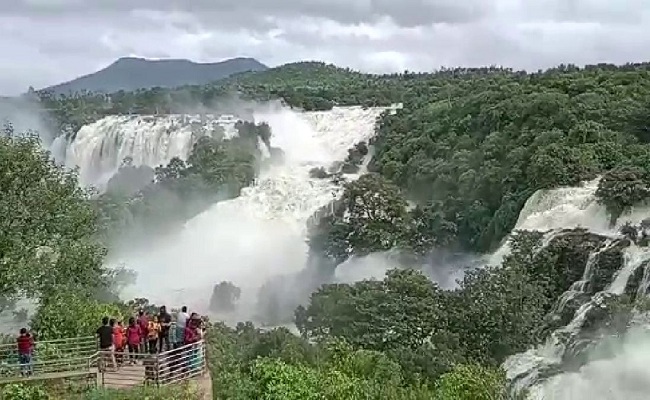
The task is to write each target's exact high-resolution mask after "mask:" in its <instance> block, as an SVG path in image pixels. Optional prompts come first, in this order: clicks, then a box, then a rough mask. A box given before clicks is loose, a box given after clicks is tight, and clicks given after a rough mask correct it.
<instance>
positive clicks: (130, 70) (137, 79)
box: [42, 57, 269, 94]
mask: <svg viewBox="0 0 650 400" xmlns="http://www.w3.org/2000/svg"><path fill="white" fill-rule="evenodd" d="M267 69H269V68H268V67H267V66H266V65H264V64H262V63H260V62H259V61H257V60H256V59H254V58H233V59H230V60H226V61H222V62H217V63H205V64H203V63H195V62H192V61H189V60H173V59H169V60H146V59H144V58H133V57H125V58H120V59H119V60H117V61H115V62H114V63H113V64H111V65H109V66H108V67H106V68H104V69H102V70H100V71H97V72H95V73H92V74H89V75H84V76H82V77H79V78H77V79H74V80H71V81H69V82H65V83H61V84H58V85H54V86H50V87H47V88H44V89H42V90H43V91H51V92H53V93H55V94H68V93H70V92H80V91H83V90H88V91H92V92H105V93H112V92H117V91H120V90H125V91H132V90H136V89H148V88H153V87H165V88H173V87H177V86H183V85H204V84H207V83H210V82H213V81H217V80H220V79H223V78H227V77H229V76H231V75H233V74H237V73H241V72H247V71H253V72H257V71H265V70H267Z"/></svg>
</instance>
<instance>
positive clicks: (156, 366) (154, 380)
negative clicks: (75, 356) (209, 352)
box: [90, 340, 207, 388]
mask: <svg viewBox="0 0 650 400" xmlns="http://www.w3.org/2000/svg"><path fill="white" fill-rule="evenodd" d="M205 357H206V351H205V343H204V342H203V341H202V340H201V341H199V342H197V343H192V344H187V345H184V346H181V347H178V348H176V349H172V350H167V351H165V352H162V353H154V354H149V353H128V352H119V351H99V352H97V353H96V356H95V357H94V358H93V359H92V361H91V363H90V366H91V367H97V369H98V371H99V374H100V382H101V385H102V386H104V387H108V388H122V387H132V386H139V385H155V386H165V385H169V384H173V383H176V382H180V381H184V380H188V379H192V378H195V377H197V376H201V375H203V374H204V373H205V371H206V365H207V363H206V358H205Z"/></svg>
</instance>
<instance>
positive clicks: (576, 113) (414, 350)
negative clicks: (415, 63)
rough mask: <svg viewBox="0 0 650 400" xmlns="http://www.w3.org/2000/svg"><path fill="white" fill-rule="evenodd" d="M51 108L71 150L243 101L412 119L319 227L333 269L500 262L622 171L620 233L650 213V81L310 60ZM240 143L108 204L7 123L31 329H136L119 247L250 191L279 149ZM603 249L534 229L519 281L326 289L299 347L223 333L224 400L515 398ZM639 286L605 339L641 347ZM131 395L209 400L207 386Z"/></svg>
mask: <svg viewBox="0 0 650 400" xmlns="http://www.w3.org/2000/svg"><path fill="white" fill-rule="evenodd" d="M30 96H32V98H31V99H30V101H34V102H38V103H39V104H40V105H41V106H42V107H43V108H44V109H45V110H47V118H48V120H49V123H51V124H52V126H53V127H55V129H57V130H58V131H59V132H61V133H63V134H66V135H74V133H75V132H76V131H77V130H78V129H79V128H80V127H81V126H82V125H84V124H86V123H89V122H93V121H96V120H98V119H100V118H102V117H103V116H105V115H111V114H129V113H169V112H182V111H183V110H184V109H187V108H191V107H198V106H204V107H216V106H219V105H224V106H226V105H227V104H230V103H231V102H232V101H233V99H243V100H255V101H265V100H271V99H281V100H282V101H283V102H284V103H286V104H287V105H288V106H291V107H294V108H297V109H302V110H327V109H331V108H332V107H334V106H345V105H363V106H387V105H390V104H392V103H397V102H401V103H403V109H401V110H399V111H398V112H396V113H385V114H383V115H382V116H381V118H380V121H379V123H378V128H377V135H376V137H375V138H374V139H373V140H372V142H371V143H370V144H371V145H373V146H374V148H375V152H374V156H373V159H372V161H371V163H370V166H369V170H370V171H369V173H368V174H366V175H364V176H362V177H361V178H360V179H359V180H357V181H354V182H351V183H348V184H346V186H345V191H344V194H343V196H342V198H341V199H339V200H337V201H335V204H334V207H332V209H333V212H331V213H323V212H318V213H317V214H316V217H317V218H316V223H315V224H313V226H310V233H309V237H308V243H309V248H310V252H311V253H312V255H314V256H316V257H318V258H320V259H322V260H325V261H326V262H323V263H321V265H320V268H323V269H324V270H325V271H324V272H325V273H332V272H333V271H332V270H333V268H334V267H335V266H336V265H337V264H339V263H340V262H342V261H344V260H346V259H347V258H348V257H350V256H352V255H367V254H370V253H373V252H378V251H384V250H391V249H399V250H403V251H405V252H407V253H409V254H412V255H413V256H414V257H425V256H426V255H428V254H430V253H431V252H432V251H435V250H437V249H448V250H453V251H462V252H470V253H475V254H485V253H489V252H490V251H493V250H494V249H495V248H497V247H498V246H499V245H500V244H501V243H502V242H503V240H504V238H505V237H506V236H507V235H508V234H509V233H510V232H511V230H512V229H513V227H514V225H515V222H516V220H517V218H518V215H519V212H520V210H521V208H522V207H523V205H524V202H525V201H526V200H527V199H528V197H529V196H530V195H531V194H533V193H534V192H535V191H537V190H539V189H551V188H557V187H561V186H570V185H577V184H579V183H580V182H581V181H584V180H591V179H594V178H596V177H598V176H602V177H603V178H602V179H601V181H600V184H599V187H598V191H597V193H596V195H597V197H598V200H599V201H600V202H601V203H602V204H603V205H605V206H606V207H607V210H608V211H609V213H610V215H611V221H612V222H615V221H616V220H617V218H618V217H619V216H620V215H621V214H623V213H624V212H625V211H626V210H628V209H629V208H630V207H631V206H634V205H638V204H642V203H644V202H645V201H647V199H648V198H649V197H650V147H649V146H648V142H650V64H627V65H623V66H615V65H609V64H602V65H592V66H587V67H584V68H578V67H576V66H572V65H562V66H559V67H557V68H553V69H549V70H546V71H538V72H535V73H526V72H523V71H513V70H509V69H503V68H477V69H463V68H456V69H445V70H441V71H437V72H434V73H412V72H404V73H401V74H392V75H369V74H364V73H360V72H357V71H353V70H350V69H342V68H338V67H336V66H333V65H327V64H324V63H318V62H302V63H294V64H288V65H284V66H281V67H277V68H273V69H270V70H268V71H265V72H261V73H246V74H240V75H237V76H234V77H231V78H228V79H226V80H224V81H219V82H216V83H214V84H212V85H207V86H202V87H181V88H177V89H159V88H156V89H150V90H140V91H137V92H133V93H126V92H119V93H115V94H111V95H104V94H101V95H100V94H93V93H78V94H75V95H71V96H58V97H55V96H52V95H50V94H48V93H32V94H30ZM237 129H238V130H239V132H240V136H239V137H237V138H234V139H224V138H223V136H222V135H220V134H219V132H215V133H213V134H211V135H208V136H206V137H204V138H203V139H201V140H199V141H198V142H197V143H196V144H195V146H194V148H193V150H192V153H191V155H190V157H189V158H188V160H186V161H183V160H180V159H174V160H172V161H171V162H170V163H169V164H168V165H166V166H160V167H158V168H156V169H155V170H153V169H151V170H147V169H146V168H145V169H143V168H142V167H134V166H133V165H131V164H130V162H129V160H125V162H124V165H123V166H122V167H121V169H120V171H119V172H118V174H117V175H115V176H114V177H113V179H112V182H110V183H109V189H108V191H107V192H106V193H104V194H102V195H99V196H98V195H96V193H92V192H91V191H87V190H85V189H81V188H80V187H79V185H78V176H77V174H76V172H75V171H68V170H65V169H64V168H63V167H61V166H60V165H57V164H56V163H54V162H53V161H52V160H51V159H50V157H49V155H48V154H47V152H44V151H43V150H42V146H41V144H40V143H39V139H38V137H35V136H33V135H29V134H23V133H22V132H14V131H13V130H12V129H11V127H10V126H9V127H5V131H6V132H5V135H1V136H0V190H1V192H2V194H3V195H2V196H1V197H0V213H1V214H0V215H1V216H2V218H0V224H1V225H2V229H0V271H2V273H1V274H0V297H1V298H2V302H1V303H0V305H2V308H3V309H4V310H11V309H13V307H14V304H15V301H16V300H17V299H18V298H20V297H28V298H33V299H36V300H37V304H38V308H37V312H36V314H35V316H34V317H33V319H32V320H31V321H29V323H30V327H31V328H32V329H33V330H34V331H35V332H37V333H38V335H39V337H40V338H59V337H66V336H75V335H92V334H93V333H94V330H95V329H96V325H97V323H98V321H99V320H100V319H101V317H102V316H103V314H105V313H112V315H116V314H117V315H119V314H120V313H121V314H123V315H126V314H127V313H129V312H130V307H131V305H130V304H128V303H124V302H123V301H121V300H119V299H118V297H117V296H116V293H117V291H118V290H119V289H120V288H121V287H123V285H125V284H127V283H128V281H129V279H132V277H131V276H130V274H129V271H128V270H117V271H115V270H108V269H107V268H106V267H104V264H103V261H104V259H105V255H106V252H107V249H108V247H109V246H110V245H114V242H115V240H114V239H115V238H119V237H125V236H126V237H128V232H132V231H133V230H134V229H140V230H145V231H146V232H154V231H157V232H160V231H165V230H167V229H174V228H175V227H176V226H178V224H181V223H182V222H184V221H185V220H187V219H189V218H191V217H192V216H193V215H196V214H197V213H199V212H201V211H202V210H203V209H205V208H206V207H208V206H209V205H210V204H212V203H214V202H216V201H220V200H223V199H228V198H232V197H233V196H237V195H238V194H239V192H240V190H241V189H242V188H244V187H246V186H248V185H250V184H251V183H252V182H253V181H254V179H255V177H256V176H257V174H258V173H259V171H260V168H261V167H262V165H261V161H260V157H259V152H260V149H259V144H258V143H259V140H258V138H261V139H262V142H263V143H266V144H267V145H269V146H270V144H268V143H269V137H270V135H272V132H271V131H270V129H269V127H268V126H267V125H264V124H259V125H256V124H252V123H239V124H238V126H237ZM270 149H271V150H273V148H270ZM354 151H359V149H356V150H354V149H351V157H353V156H354V155H355V153H354ZM271 153H272V154H274V155H275V157H274V158H273V159H272V160H271V162H276V161H277V162H279V161H280V160H281V152H280V151H279V150H278V149H275V151H271ZM125 176H129V177H131V178H132V177H134V176H136V177H137V179H135V180H136V181H139V182H140V183H139V184H137V185H135V186H134V185H133V184H132V183H133V181H134V179H130V178H129V179H127V178H124V177H125ZM121 177H122V178H121ZM324 179H326V178H324ZM206 199H207V200H206ZM409 204H411V205H413V207H411V206H409ZM170 210H175V211H177V210H180V212H174V213H170ZM169 214H174V217H173V218H168V219H165V220H164V224H163V225H160V222H156V225H152V222H151V221H160V220H161V219H159V218H158V217H159V216H165V215H169ZM632 228H633V227H630V229H632ZM127 240H128V239H127ZM604 240H605V238H604V237H602V236H599V235H596V234H593V233H590V232H587V231H585V230H580V229H575V230H569V231H567V232H565V233H564V234H563V235H560V236H557V237H556V238H555V239H554V240H553V241H551V243H547V244H546V245H545V246H542V242H543V238H542V234H541V233H539V232H519V233H515V234H514V235H513V238H512V243H511V248H512V251H511V253H510V254H509V255H508V256H507V257H505V259H504V260H503V263H502V264H501V265H499V266H494V267H485V268H481V269H478V270H474V271H470V272H468V273H466V275H465V276H464V278H463V279H462V281H461V282H460V285H459V287H458V288H456V289H453V290H444V289H442V288H440V287H439V286H438V285H437V284H436V283H434V282H432V281H431V280H429V279H428V278H427V277H426V276H425V275H424V274H423V273H422V272H421V271H418V270H416V269H393V270H391V271H389V272H388V273H387V275H386V277H385V278H384V279H383V280H379V281H376V280H375V281H361V282H357V283H354V284H325V285H322V286H320V287H318V288H317V289H316V290H315V291H314V292H313V293H312V294H311V296H309V299H308V301H307V302H306V303H305V304H302V305H301V306H299V307H297V309H296V310H295V312H294V313H293V314H294V315H293V319H294V321H293V322H294V323H295V325H296V326H297V328H298V330H299V332H300V335H299V336H298V335H294V334H292V333H291V332H290V331H289V330H287V329H285V328H276V329H271V330H269V329H260V328H259V327H255V326H254V325H253V324H252V323H250V322H246V321H242V322H241V323H240V324H238V325H237V326H236V327H228V326H226V325H224V324H222V323H220V322H218V321H213V322H212V324H211V326H210V328H209V329H208V335H207V339H206V340H207V342H208V360H209V365H210V370H211V376H212V379H213V390H214V398H215V399H236V400H245V399H265V400H276V399H277V400H281V399H282V400H285V399H286V400H292V399H296V400H302V399H326V400H348V399H386V400H392V399H394V400H407V399H423V400H424V399H436V400H505V399H508V398H510V394H509V391H508V382H507V381H506V378H505V372H504V371H503V370H502V369H501V367H500V366H501V364H502V363H503V361H504V360H505V359H506V358H507V357H508V356H510V355H513V354H515V353H519V352H522V351H524V350H526V349H528V348H529V347H531V346H533V345H535V344H538V343H541V342H542V341H543V340H544V339H545V338H547V337H548V334H549V332H550V331H552V330H553V329H555V328H557V327H559V326H562V325H566V324H567V323H568V322H569V321H570V319H571V318H572V315H573V314H571V315H560V316H557V315H555V314H554V313H553V311H554V310H555V309H556V307H557V302H558V301H559V298H560V295H561V294H562V293H563V292H565V291H566V290H568V289H569V287H570V286H571V285H572V283H573V282H575V281H576V280H578V279H580V277H581V276H582V273H583V269H584V268H585V262H586V259H587V257H588V256H589V252H590V251H592V250H593V249H595V248H597V247H598V246H599V245H601V244H602V243H603V242H604ZM608 249H609V250H608V252H607V257H606V258H603V261H602V262H599V263H597V265H596V266H595V268H596V271H597V274H596V278H595V280H594V281H593V282H591V284H590V285H591V286H590V287H589V293H590V294H594V293H596V292H597V291H599V290H602V288H603V285H605V284H606V282H607V281H608V279H611V278H612V276H613V274H615V272H616V270H617V269H618V268H619V267H620V265H621V262H622V261H621V260H622V258H623V255H622V248H621V247H617V246H612V247H611V248H608ZM640 279H641V277H638V276H637V277H636V278H635V279H633V280H632V283H631V284H630V285H629V287H627V288H626V290H625V293H624V295H621V296H614V297H611V298H608V299H607V301H608V302H610V303H612V307H611V308H609V309H608V310H609V311H608V312H603V313H600V314H598V315H594V316H592V317H590V318H591V319H590V322H589V329H590V332H596V331H598V332H600V333H603V334H606V335H617V334H620V333H621V332H623V331H624V329H625V325H626V324H625V321H626V319H627V318H630V315H631V311H632V309H633V308H634V307H638V306H639V303H640V299H636V296H635V294H636V292H637V290H636V289H637V288H638V284H639V280H640ZM634 285H637V286H634ZM206 301H207V299H206ZM578 306H579V305H574V307H573V308H571V309H572V310H573V311H575V309H576V308H577V307H578ZM585 334H587V333H585ZM12 340H13V339H12ZM567 362H568V363H569V364H571V365H572V367H573V368H575V366H576V365H577V366H579V365H581V363H584V362H586V361H585V357H584V354H581V353H579V352H578V353H576V354H575V355H574V357H573V358H572V359H570V360H567ZM2 390H4V391H5V392H4V393H5V397H4V398H7V399H12V400H19V399H47V398H52V399H54V398H57V397H56V396H55V395H54V394H49V393H48V391H47V388H44V387H41V386H38V385H10V386H6V387H4V388H3V389H2ZM147 390H148V389H147ZM11 396H14V397H11ZM21 396H22V397H21ZM39 396H40V397H39ZM81 396H86V397H82V398H88V399H99V398H106V399H117V398H126V397H120V396H124V394H117V393H98V392H92V393H86V394H83V395H81ZM102 396H103V397H102ZM132 396H135V397H141V396H148V397H146V398H151V399H154V398H155V399H178V398H187V399H193V398H200V397H197V396H199V395H198V394H196V393H190V392H189V391H186V392H182V393H180V392H178V393H175V392H162V391H161V392H156V391H155V390H152V391H151V393H149V392H147V393H144V392H138V393H132ZM63 398H66V397H63ZM68 398H69V397H68Z"/></svg>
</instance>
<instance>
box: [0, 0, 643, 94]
mask: <svg viewBox="0 0 650 400" xmlns="http://www.w3.org/2000/svg"><path fill="white" fill-rule="evenodd" d="M6 3H7V4H3V12H2V14H0V51H2V54H3V56H2V57H1V58H0V94H16V93H20V92H22V91H24V90H26V88H27V87H28V86H29V85H33V86H34V87H37V88H39V87H43V86H47V85H50V84H54V83H59V82H62V81H65V80H69V79H73V78H75V77H77V76H79V75H82V74H85V73H89V72H93V71H95V70H97V69H99V68H102V67H104V66H106V65H108V64H110V63H111V62H112V61H114V60H115V59H116V58H118V57H121V56H129V55H133V56H142V57H152V58H164V57H174V58H190V59H193V60H195V61H204V62H206V61H217V60H221V59H226V58H230V57H235V56H251V57H256V58H258V59H259V60H261V61H262V62H264V63H267V64H269V65H278V64H282V63H286V62H291V61H297V60H305V59H320V60H324V61H328V62H334V63H336V64H339V65H342V66H350V67H353V68H358V69H362V70H366V71H371V72H388V71H399V70H404V69H409V70H427V71H430V70H432V69H435V68H438V67H440V66H458V65H465V66H479V65H494V64H496V65H507V66H511V67H514V68H525V69H538V68H544V67H549V66H552V65H556V64H559V63H576V64H585V63H596V62H615V63H624V62H628V61H644V60H648V59H650V2H648V1H646V0H617V1H610V0H465V1H458V0H402V1H400V2H396V1H394V0H284V1H283V0H275V1H271V0H264V1H262V0H240V1H237V2H232V1H226V0H192V1H180V0H156V1H154V0H141V1H137V2H134V1H127V0H111V1H108V0H15V1H11V2H6Z"/></svg>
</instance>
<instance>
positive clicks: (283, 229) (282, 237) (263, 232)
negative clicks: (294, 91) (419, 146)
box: [111, 107, 384, 320]
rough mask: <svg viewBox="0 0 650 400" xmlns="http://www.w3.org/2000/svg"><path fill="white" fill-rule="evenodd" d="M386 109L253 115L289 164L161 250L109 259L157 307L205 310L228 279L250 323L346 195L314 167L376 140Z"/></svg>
mask: <svg viewBox="0 0 650 400" xmlns="http://www.w3.org/2000/svg"><path fill="white" fill-rule="evenodd" d="M383 111H384V109H383V108H362V107H336V108H334V109H332V110H330V111H317V112H305V113H297V112H292V111H287V110H280V111H278V110H269V111H267V112H258V113H256V114H255V121H258V122H261V121H264V122H267V123H268V124H269V125H270V127H271V130H272V137H271V144H272V146H274V147H279V148H281V149H282V150H283V151H284V163H283V164H282V165H275V166H272V167H270V168H269V169H267V170H263V171H262V172H261V174H260V176H259V177H258V179H257V180H256V182H255V183H254V184H253V185H252V186H251V187H248V188H245V189H244V190H243V192H242V193H241V195H240V196H239V197H237V198H235V199H232V200H228V201H222V202H219V203H216V204H214V205H213V206H211V207H210V208H209V209H207V210H206V211H205V212H203V213H202V214H200V215H197V216H196V217H194V218H193V219H192V220H190V221H188V222H187V223H186V224H185V226H184V228H183V229H181V230H179V231H178V232H176V233H175V234H173V235H170V236H169V237H166V238H165V239H163V240H164V243H160V245H158V246H157V248H158V249H159V250H158V251H156V252H153V253H152V252H147V253H142V252H138V251H137V249H134V250H133V251H130V252H126V253H123V254H119V255H116V256H115V257H114V258H113V259H112V260H111V261H112V262H115V263H121V262H123V263H125V264H126V265H127V267H129V268H132V269H135V270H136V271H137V272H138V282H137V284H136V286H135V288H133V290H134V293H138V294H139V295H140V296H146V297H148V298H149V299H151V300H153V301H157V302H167V303H174V304H176V302H178V301H181V299H183V300H182V301H190V304H188V306H192V307H193V308H194V309H198V310H205V309H206V307H207V303H208V300H209V298H210V294H211V290H212V287H213V286H214V284H216V283H218V282H220V281H231V282H233V283H234V284H236V285H237V286H239V287H240V288H241V289H242V299H241V300H240V309H239V310H238V315H237V316H236V319H237V320H244V319H246V318H248V317H250V316H251V314H250V313H251V312H252V311H251V310H250V307H252V304H253V303H254V302H255V300H256V294H257V290H258V289H259V287H260V286H261V285H262V284H263V283H265V282H266V281H267V280H268V279H269V278H271V277H275V276H278V275H283V274H286V273H294V272H297V271H300V270H302V269H303V268H304V267H305V265H306V262H307V244H306V243H305V235H306V222H307V220H308V219H309V217H310V216H311V215H312V214H313V213H314V212H315V211H316V210H318V209H319V208H321V207H322V206H324V205H326V204H328V203H329V202H330V201H331V200H332V199H334V198H336V197H338V196H340V194H341V193H342V190H343V188H342V186H341V185H340V184H337V183H335V182H333V181H332V180H330V179H317V178H312V177H310V174H309V171H310V169H312V168H314V167H321V166H322V167H325V168H327V167H329V166H330V165H332V164H333V163H335V162H336V161H342V160H344V159H345V157H346V156H347V153H348V149H350V148H351V147H352V146H353V145H355V144H356V143H359V142H361V141H367V140H369V139H370V138H371V137H372V136H373V135H374V133H375V125H376V121H377V118H378V116H379V115H380V114H381V113H382V112H383ZM357 177H358V175H347V176H346V179H347V180H348V181H349V180H351V179H356V178H357ZM247 307H249V308H247Z"/></svg>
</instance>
